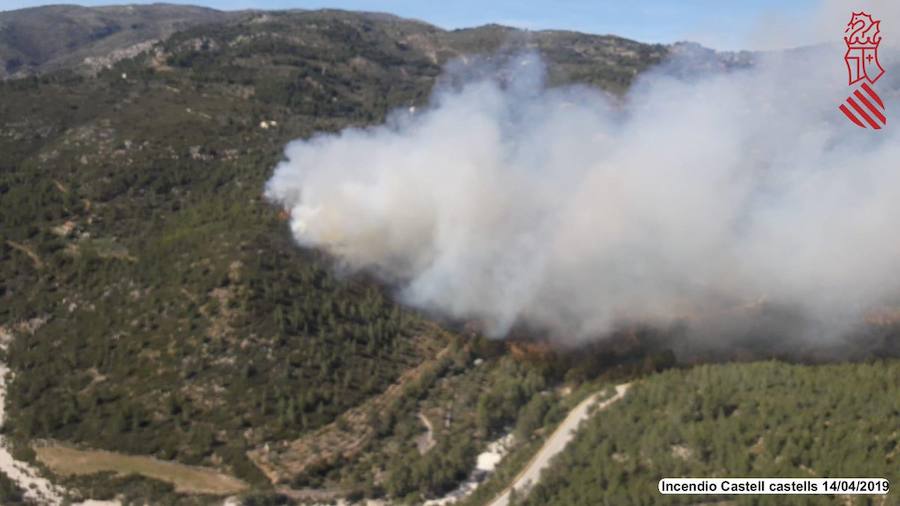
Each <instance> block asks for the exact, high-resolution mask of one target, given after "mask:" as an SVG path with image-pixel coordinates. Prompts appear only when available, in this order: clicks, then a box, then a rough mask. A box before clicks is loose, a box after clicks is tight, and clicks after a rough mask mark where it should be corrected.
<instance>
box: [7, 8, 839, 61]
mask: <svg viewBox="0 0 900 506" xmlns="http://www.w3.org/2000/svg"><path fill="white" fill-rule="evenodd" d="M62 1H63V2H64V1H65V0H62ZM47 3H55V2H47V1H45V0H0V10H8V9H18V8H22V7H32V6H36V5H43V4H47ZM77 3H79V4H81V5H109V4H123V3H153V2H149V1H142V0H131V1H129V0H123V1H110V0H82V1H80V2H77ZM170 3H188V4H196V5H206V6H209V7H213V8H217V9H224V10H233V9H246V8H259V9H290V8H301V9H316V8H322V7H332V8H341V9H349V10H368V11H382V12H391V13H394V14H398V15H400V16H404V17H411V18H417V19H421V20H424V21H428V22H430V23H433V24H436V25H438V26H441V27H444V28H460V27H468V26H477V25H482V24H485V23H501V24H506V25H513V26H517V27H521V28H531V29H542V28H561V29H570V30H578V31H583V32H589V33H601V34H605V33H612V34H616V35H621V36H624V37H629V38H632V39H636V40H640V41H644V42H674V41H679V40H692V41H696V42H700V43H702V44H704V45H707V46H710V47H714V48H717V49H743V48H749V49H769V48H774V47H783V46H784V45H800V44H807V43H811V42H817V41H815V40H811V39H812V37H811V36H810V35H809V34H810V33H811V32H810V30H809V29H808V28H807V27H808V26H809V24H810V23H809V21H810V20H811V18H812V17H813V13H814V12H815V11H816V10H817V6H818V5H819V4H820V3H821V2H819V1H817V0H794V1H791V2H785V1H779V0H755V1H746V2H739V1H728V2H724V1H721V0H683V1H678V2H675V1H665V0H632V1H629V2H622V1H604V0H498V1H484V0H456V1H452V2H436V1H427V0H193V1H181V0H170ZM848 8H849V7H848ZM773 27H776V28H778V31H779V32H780V33H782V34H784V33H790V34H791V35H790V38H789V39H788V40H784V39H782V40H778V41H772V40H770V37H768V36H767V35H765V34H767V33H772V32H771V30H772V28H773Z"/></svg>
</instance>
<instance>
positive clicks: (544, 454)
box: [488, 383, 631, 506]
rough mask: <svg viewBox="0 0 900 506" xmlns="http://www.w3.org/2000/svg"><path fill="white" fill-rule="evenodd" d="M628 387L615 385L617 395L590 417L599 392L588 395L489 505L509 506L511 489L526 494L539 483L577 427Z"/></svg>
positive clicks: (609, 403)
mask: <svg viewBox="0 0 900 506" xmlns="http://www.w3.org/2000/svg"><path fill="white" fill-rule="evenodd" d="M630 386H631V384H629V383H623V384H621V385H616V394H615V395H613V396H612V397H610V398H609V399H606V400H604V401H602V402H600V404H597V408H596V409H595V410H594V411H593V413H592V412H591V410H590V408H591V406H593V405H594V404H595V403H596V402H597V398H598V396H599V395H600V392H597V393H595V394H593V395H591V396H590V397H588V398H587V399H585V400H583V401H581V402H580V403H579V404H578V405H577V406H575V407H574V408H572V410H571V411H569V414H568V415H566V418H565V420H563V421H562V423H560V424H559V427H557V428H556V430H555V431H553V434H551V435H550V437H549V438H547V441H546V442H544V445H543V446H541V449H540V450H538V451H537V453H536V454H535V455H534V457H532V459H531V461H530V462H528V464H526V466H525V468H524V469H523V470H522V471H521V472H520V473H519V475H518V476H516V478H515V479H514V480H513V482H512V484H511V485H510V486H508V487H506V488H505V489H504V490H503V492H501V493H500V495H498V496H497V497H496V498H494V500H493V501H491V502H490V503H488V504H489V506H507V505H508V504H509V493H510V491H511V490H513V489H515V490H516V492H518V493H522V492H525V493H527V492H528V490H529V489H530V488H531V487H532V486H533V485H534V484H535V483H537V482H538V479H540V476H541V472H542V471H543V470H544V469H546V468H547V467H548V466H549V465H550V461H551V459H553V457H555V456H556V455H557V454H559V453H560V452H562V451H563V450H564V449H565V447H566V445H567V444H569V441H571V440H572V438H573V437H575V431H576V430H577V429H578V425H579V424H580V423H581V422H582V421H584V420H586V419H588V418H590V416H591V415H592V414H593V415H596V414H597V413H599V412H600V411H603V410H604V409H606V408H608V407H610V406H611V405H613V404H614V403H615V402H616V401H618V400H619V399H621V398H622V397H624V396H625V393H626V392H627V391H628V387H630Z"/></svg>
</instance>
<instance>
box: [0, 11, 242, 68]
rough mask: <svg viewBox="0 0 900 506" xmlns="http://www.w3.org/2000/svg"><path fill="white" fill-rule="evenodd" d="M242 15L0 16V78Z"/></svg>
mask: <svg viewBox="0 0 900 506" xmlns="http://www.w3.org/2000/svg"><path fill="white" fill-rule="evenodd" d="M239 15H241V13H236V12H222V11H217V10H214V9H207V8H205V7H194V6H183V5H168V4H153V5H126V6H109V7H80V6H76V5H48V6H44V7H34V8H30V9H20V10H14V11H6V12H0V62H2V65H0V78H8V77H15V76H24V75H29V74H34V73H41V72H45V71H50V70H56V69H59V68H74V67H79V66H85V67H87V68H91V67H93V66H97V65H102V64H105V63H106V62H107V61H108V60H109V59H110V58H116V57H119V58H121V57H127V56H133V55H134V54H136V53H138V52H140V51H141V50H143V49H146V47H147V45H148V44H147V43H148V42H151V41H157V40H160V39H165V38H167V37H168V36H170V35H171V34H172V33H174V32H176V31H178V30H183V29H185V28H188V27H191V26H195V25H199V24H205V23H216V22H222V21H226V20H228V19H231V18H234V17H236V16H239Z"/></svg>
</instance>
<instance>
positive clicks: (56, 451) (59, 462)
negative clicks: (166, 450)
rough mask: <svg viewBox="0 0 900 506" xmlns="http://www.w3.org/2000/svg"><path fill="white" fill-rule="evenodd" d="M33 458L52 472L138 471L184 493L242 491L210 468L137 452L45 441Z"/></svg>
mask: <svg viewBox="0 0 900 506" xmlns="http://www.w3.org/2000/svg"><path fill="white" fill-rule="evenodd" d="M35 453H37V458H38V460H39V461H41V463H43V464H44V465H46V466H47V467H49V468H50V469H51V470H52V471H53V472H54V473H57V474H61V475H66V476H71V475H86V474H94V473H102V472H114V473H117V474H119V475H128V474H139V475H141V476H145V477H147V478H152V479H154V480H160V481H164V482H167V483H171V484H172V485H174V486H175V491H176V492H179V493H188V494H216V495H228V494H234V493H238V492H243V491H244V490H246V489H247V484H246V483H244V482H243V481H241V480H239V479H237V478H235V477H233V476H229V475H227V474H223V473H220V472H218V471H215V470H213V469H208V468H203V467H197V466H186V465H184V464H176V463H174V462H166V461H162V460H157V459H155V458H152V457H145V456H139V455H122V454H119V453H113V452H108V451H103V450H77V449H75V448H69V447H65V446H58V445H49V446H40V447H36V448H35Z"/></svg>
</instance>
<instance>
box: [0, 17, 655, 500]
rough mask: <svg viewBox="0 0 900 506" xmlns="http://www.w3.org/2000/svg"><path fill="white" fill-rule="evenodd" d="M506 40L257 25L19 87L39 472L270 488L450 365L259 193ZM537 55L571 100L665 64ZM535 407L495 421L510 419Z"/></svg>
mask: <svg viewBox="0 0 900 506" xmlns="http://www.w3.org/2000/svg"><path fill="white" fill-rule="evenodd" d="M519 35H520V36H521V35H522V34H519ZM511 36H515V34H513V33H511V31H510V30H509V29H505V28H501V27H487V28H484V29H477V30H465V31H459V32H444V31H442V30H439V29H437V28H434V27H432V26H429V25H426V24H424V23H419V22H413V21H406V20H401V19H399V18H394V17H390V16H385V15H360V14H352V13H344V12H298V13H290V14H287V13H266V14H248V15H246V16H245V17H243V18H240V19H238V20H237V21H234V22H227V23H220V24H218V25H205V26H202V27H197V28H193V29H189V30H188V31H184V32H180V33H178V34H176V35H175V36H173V37H171V38H170V39H168V40H167V41H166V42H165V43H163V44H160V45H158V46H156V47H155V48H153V49H152V50H150V51H148V52H146V53H143V54H141V55H139V56H138V57H136V58H132V59H125V60H123V61H120V62H118V63H116V64H115V65H114V66H113V67H111V68H109V69H106V70H103V71H101V72H100V73H99V74H98V75H97V76H96V77H91V76H84V75H81V74H78V73H72V72H57V73H52V74H49V75H45V76H43V77H30V78H24V79H15V80H8V81H5V82H2V83H0V118H2V125H0V150H2V152H3V157H2V160H0V221H2V223H3V228H2V231H0V299H2V302H3V303H2V305H0V321H2V322H3V332H4V335H8V336H9V337H10V338H11V339H12V338H13V337H14V339H13V340H12V342H11V344H10V346H9V349H8V353H7V360H8V362H9V364H10V366H11V368H12V369H13V370H14V371H15V373H16V374H15V377H14V379H13V380H12V381H11V382H10V384H9V385H8V387H9V392H8V396H7V399H8V401H7V402H8V408H9V413H10V417H9V420H8V421H7V426H6V430H7V433H8V434H9V435H10V436H12V438H13V440H14V441H19V442H20V444H19V450H20V453H21V454H22V455H23V456H26V457H28V455H29V451H28V442H29V441H32V440H36V439H51V440H60V441H65V442H68V443H71V444H77V445H82V446H84V447H87V448H101V449H110V450H116V451H121V452H126V453H134V454H147V455H154V456H156V457H159V458H162V459H175V460H177V461H179V462H182V463H186V464H202V465H207V466H213V467H218V468H221V469H224V470H227V471H228V472H231V473H234V474H235V475H237V476H238V477H240V478H242V479H245V480H248V481H250V482H251V483H255V484H258V485H263V484H265V483H266V480H265V478H264V476H263V475H262V473H260V471H259V470H258V469H257V467H256V466H254V465H253V463H252V462H251V461H250V460H249V459H248V457H247V452H248V451H249V450H252V449H254V448H259V447H261V446H262V445H264V443H267V442H273V441H285V440H291V439H294V438H297V437H300V436H301V435H303V434H306V433H308V432H309V431H311V430H314V429H317V428H319V427H323V426H325V425H326V424H328V423H329V422H332V421H334V420H335V419H336V417H338V415H340V414H341V413H343V412H345V411H346V410H347V409H349V408H351V407H353V406H356V405H359V404H360V403H362V402H363V401H364V400H366V399H368V398H370V397H372V396H374V395H376V394H379V393H381V392H384V391H385V389H386V388H387V387H388V386H389V385H391V384H393V383H394V382H396V381H398V380H400V379H401V373H403V372H404V371H408V370H411V369H412V368H413V367H415V366H417V365H418V364H420V363H422V361H423V360H427V359H429V358H432V357H434V356H435V355H436V354H437V352H438V350H440V349H442V348H445V347H446V346H447V344H448V341H447V339H448V338H447V337H446V336H445V335H443V334H442V332H443V331H441V330H440V329H438V328H436V327H435V326H434V325H433V324H431V323H429V322H427V321H425V320H423V319H422V317H421V316H420V315H417V314H414V313H412V312H410V311H408V310H406V309H404V308H402V307H400V306H398V305H397V304H395V303H393V302H391V298H390V294H389V293H387V292H386V289H385V288H383V287H381V286H379V285H377V284H375V283H373V282H372V281H370V280H368V279H365V277H360V276H353V277H348V276H346V275H342V274H341V273H340V269H339V268H336V266H335V265H334V264H333V262H332V261H331V260H329V259H328V258H325V257H324V256H322V255H321V254H319V253H316V252H314V251H307V250H302V249H299V248H297V247H296V246H295V245H294V244H293V241H292V240H291V238H290V236H289V233H288V230H287V227H286V225H285V223H284V221H283V217H282V216H280V215H279V213H280V211H279V210H278V209H275V208H274V207H273V206H271V205H270V204H268V203H267V202H265V201H263V200H262V198H261V193H262V187H263V183H264V181H265V180H266V178H267V177H268V175H269V174H270V171H271V169H272V167H273V166H274V164H275V163H276V162H277V161H278V159H279V158H280V156H281V151H282V149H283V147H284V145H285V144H286V143H287V142H288V141H289V140H291V139H295V138H298V137H308V136H310V135H312V134H313V133H314V132H317V131H335V130H337V129H340V128H343V127H346V126H349V125H364V124H369V123H373V122H378V121H381V120H382V119H383V118H384V117H385V115H386V114H387V113H388V112H389V111H390V110H391V109H392V108H394V107H398V106H403V107H405V106H408V105H410V104H418V103H422V102H423V101H424V100H425V99H426V97H427V96H428V93H429V91H430V88H431V86H432V85H433V83H434V81H435V79H436V77H437V76H438V75H439V73H440V68H441V65H442V64H443V63H444V62H445V61H447V59H449V58H451V57H454V56H456V55H460V54H462V53H463V52H467V53H477V52H485V53H489V52H491V51H493V50H495V49H497V48H498V47H499V46H500V45H502V44H504V43H505V42H506V40H507V39H508V38H509V37H511ZM522 43H523V44H525V43H527V44H530V45H535V44H536V45H537V46H538V47H540V48H542V49H544V50H545V51H546V53H547V54H548V56H549V57H550V58H551V63H552V69H553V72H554V76H555V78H556V79H572V78H578V79H583V80H585V81H586V82H595V83H600V84H604V85H607V87H608V88H609V89H611V90H616V89H622V88H623V87H624V86H625V85H626V84H627V82H628V81H629V80H630V79H631V77H633V75H634V74H636V73H637V72H638V71H639V70H640V69H642V68H646V67H647V66H648V65H651V64H652V63H654V62H655V61H658V60H659V58H661V57H662V55H663V54H664V52H665V48H663V47H662V46H644V45H641V44H638V43H635V42H631V41H626V40H624V39H617V38H614V37H591V36H583V35H578V34H568V33H547V34H542V35H540V36H538V37H536V38H534V39H533V40H532V39H527V40H525V39H523V42H522ZM585 62H587V63H588V65H584V63H585ZM572 69H577V70H578V71H577V72H569V70H572ZM611 69H614V70H611ZM570 74H572V75H570ZM471 381H475V380H471ZM541 381H542V384H543V381H544V380H541ZM424 387H428V385H424ZM533 392H534V390H533V389H530V390H527V391H526V394H525V396H524V397H520V396H517V397H516V399H517V400H516V404H514V405H512V406H510V407H509V408H508V409H507V410H505V411H499V412H494V413H491V414H490V416H493V417H500V418H498V419H497V420H503V419H506V420H512V419H514V418H515V414H516V409H518V405H519V404H524V403H526V402H527V401H528V398H529V397H530V396H531V395H533ZM467 402H472V403H477V402H478V395H476V396H475V397H474V398H473V399H472V400H471V401H467ZM465 406H470V407H471V409H472V410H473V411H474V408H475V404H467V403H463V407H465ZM404 414H410V413H404ZM412 415H413V416H414V413H412ZM485 416H486V415H485ZM473 423H474V420H473ZM481 423H487V422H481ZM493 423H496V422H492V424H493ZM459 427H460V428H462V427H465V426H464V425H461V426H459ZM390 428H391V426H388V429H390ZM385 430H387V429H385ZM494 430H495V429H494ZM490 432H491V431H483V437H484V438H486V437H487V436H488V435H489V433H490ZM467 451H468V450H467ZM389 453H391V454H393V453H394V451H391V452H389ZM434 455H439V454H438V453H435V454H434ZM386 458H387V457H386ZM464 461H466V462H468V459H464ZM460 462H461V463H462V462H463V461H460ZM331 465H334V463H332V464H331ZM464 474H465V469H464V468H462V467H461V468H459V471H458V472H457V475H458V476H462V475H464ZM304 476H307V475H306V474H304ZM300 478H302V479H301V480H300V481H298V482H297V483H298V484H299V483H301V481H303V480H307V481H308V480H311V479H312V480H313V481H315V479H313V478H312V477H302V476H301V477H300ZM393 483H394V484H392V485H387V487H388V489H389V491H390V492H391V493H394V494H399V495H406V494H407V493H409V492H410V491H412V490H415V489H416V487H418V486H419V485H416V483H415V479H413V481H412V482H409V481H406V482H404V483H402V484H401V483H400V482H398V481H397V479H396V478H395V479H394V481H393ZM452 483H453V482H452V480H451V481H450V482H447V483H446V484H443V485H430V486H425V485H422V486H423V487H424V488H422V491H423V492H427V491H429V490H430V491H431V493H434V492H438V491H441V490H444V489H446V488H447V487H448V486H450V485H452ZM435 487H436V488H435ZM142 493H143V492H142Z"/></svg>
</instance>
